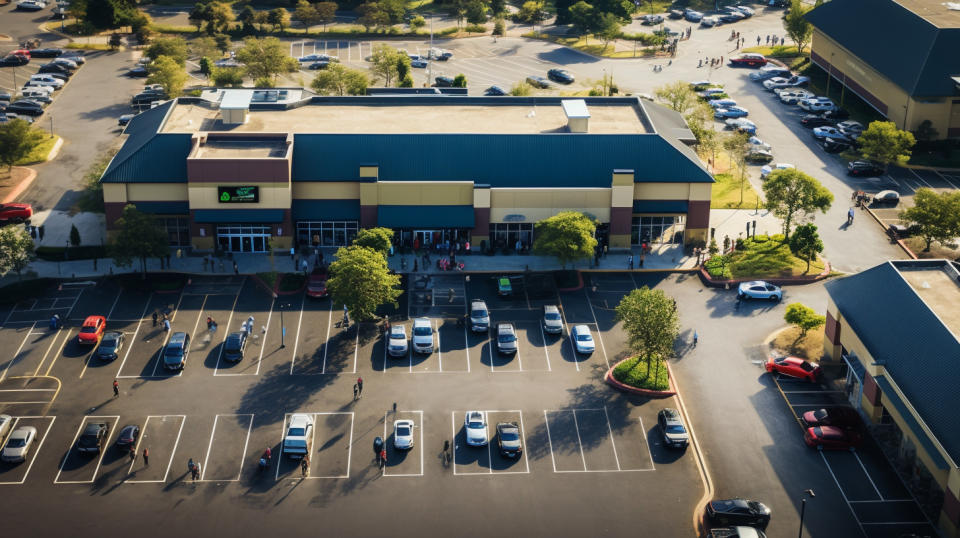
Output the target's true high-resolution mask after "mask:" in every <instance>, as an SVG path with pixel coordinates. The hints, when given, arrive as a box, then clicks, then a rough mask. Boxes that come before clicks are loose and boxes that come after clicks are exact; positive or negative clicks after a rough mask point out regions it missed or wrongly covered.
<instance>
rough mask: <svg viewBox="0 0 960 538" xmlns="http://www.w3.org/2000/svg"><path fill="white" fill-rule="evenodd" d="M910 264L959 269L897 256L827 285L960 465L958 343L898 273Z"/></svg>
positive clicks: (848, 319)
mask: <svg viewBox="0 0 960 538" xmlns="http://www.w3.org/2000/svg"><path fill="white" fill-rule="evenodd" d="M911 267H913V268H934V267H942V268H943V270H947V271H953V272H954V273H956V270H955V269H953V267H952V266H951V265H950V264H949V263H948V262H946V261H944V260H899V261H895V262H887V263H884V264H881V265H878V266H876V267H873V268H871V269H868V270H866V271H864V272H862V273H859V274H856V275H851V276H848V277H844V278H840V279H836V280H832V281H830V282H827V283H826V285H825V287H826V289H827V292H828V293H829V294H830V297H831V298H832V299H833V302H834V303H835V304H836V305H837V308H838V309H839V310H840V314H841V315H842V316H843V319H844V321H845V322H846V323H847V324H848V325H849V326H850V328H851V329H852V330H853V332H854V333H855V334H856V335H857V338H859V339H860V341H861V342H863V345H864V346H865V347H866V348H867V350H868V351H869V352H870V355H871V356H872V357H873V359H874V360H875V361H882V362H883V364H884V369H885V375H887V376H889V377H890V378H891V379H893V380H894V381H895V382H896V384H897V386H898V387H900V390H901V391H902V392H903V395H904V397H906V399H907V400H908V401H909V402H910V405H911V406H913V408H914V409H916V410H917V413H918V414H919V415H920V418H922V419H923V421H924V422H925V423H926V424H927V426H929V428H930V431H932V432H933V434H934V435H935V436H936V437H937V440H939V441H940V444H942V445H943V446H944V448H945V449H946V450H947V453H948V454H950V457H951V458H952V459H953V461H954V462H955V463H960V414H958V413H957V412H956V409H957V408H960V391H957V387H958V386H960V368H958V361H960V342H958V341H957V338H956V337H955V336H954V335H953V333H951V332H950V330H949V329H948V328H947V327H946V326H945V325H944V324H943V322H942V321H941V320H940V319H939V318H938V317H937V316H936V314H934V312H933V311H932V310H930V308H929V307H928V306H927V305H926V303H924V301H923V299H921V297H920V296H919V295H917V293H916V292H915V291H914V290H913V288H912V287H911V286H910V284H909V283H907V281H906V280H904V278H903V277H902V276H901V275H900V271H901V270H904V271H906V270H909V269H910V268H911ZM841 337H842V336H841Z"/></svg>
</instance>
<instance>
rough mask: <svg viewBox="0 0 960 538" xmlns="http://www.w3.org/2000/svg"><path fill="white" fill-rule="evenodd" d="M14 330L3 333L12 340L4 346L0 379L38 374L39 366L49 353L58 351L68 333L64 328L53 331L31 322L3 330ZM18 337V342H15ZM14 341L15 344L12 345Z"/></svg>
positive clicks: (41, 366)
mask: <svg viewBox="0 0 960 538" xmlns="http://www.w3.org/2000/svg"><path fill="white" fill-rule="evenodd" d="M3 332H4V333H7V332H14V333H15V334H14V335H9V336H7V335H5V338H9V339H11V340H12V342H10V343H11V347H6V348H5V351H4V353H3V354H4V355H6V356H5V357H4V360H3V361H2V363H0V367H2V371H0V381H2V380H4V379H6V378H8V377H20V376H35V375H39V374H40V372H41V368H43V365H44V363H45V362H47V360H48V359H49V358H50V357H51V353H53V352H55V351H57V352H58V351H59V348H58V346H61V345H62V344H63V342H64V340H65V338H66V337H67V335H68V334H69V333H70V331H67V330H64V329H58V330H55V331H52V330H50V329H49V328H48V327H46V326H40V325H39V324H37V323H33V324H31V325H30V326H23V327H20V328H18V329H17V330H16V331H11V328H8V329H6V330H4V331H3ZM17 337H19V340H20V341H19V342H16V340H17ZM14 343H16V345H12V344H14Z"/></svg>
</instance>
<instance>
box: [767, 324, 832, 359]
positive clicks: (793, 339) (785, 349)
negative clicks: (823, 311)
mask: <svg viewBox="0 0 960 538" xmlns="http://www.w3.org/2000/svg"><path fill="white" fill-rule="evenodd" d="M770 347H772V348H773V349H774V350H775V351H777V352H779V353H781V354H783V355H792V356H794V357H800V358H803V359H807V360H810V361H813V362H820V359H821V358H823V327H821V328H819V329H814V330H812V331H809V332H807V335H806V336H804V337H803V338H800V329H798V328H797V327H788V328H786V329H784V330H782V331H780V332H779V333H777V336H776V337H774V339H773V341H772V342H770Z"/></svg>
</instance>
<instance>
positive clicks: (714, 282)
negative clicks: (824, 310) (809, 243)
mask: <svg viewBox="0 0 960 538" xmlns="http://www.w3.org/2000/svg"><path fill="white" fill-rule="evenodd" d="M698 273H699V275H700V280H701V281H703V283H704V284H706V285H707V286H709V287H711V288H724V287H729V286H736V285H739V284H742V283H744V282H751V281H754V280H757V279H756V278H737V279H729V280H719V279H714V278H712V277H711V276H710V273H708V272H707V268H706V266H701V267H700V270H699V271H698ZM830 274H831V270H830V260H827V259H824V260H823V271H822V272H821V273H820V274H819V275H814V276H809V277H790V278H767V279H764V281H765V282H769V283H771V284H775V285H777V286H790V285H801V284H812V283H814V282H819V281H821V280H824V279H826V278H829V277H830Z"/></svg>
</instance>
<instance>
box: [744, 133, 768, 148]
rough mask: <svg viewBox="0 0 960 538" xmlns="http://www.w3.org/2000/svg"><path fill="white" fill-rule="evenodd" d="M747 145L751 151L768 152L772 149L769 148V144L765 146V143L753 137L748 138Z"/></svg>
mask: <svg viewBox="0 0 960 538" xmlns="http://www.w3.org/2000/svg"><path fill="white" fill-rule="evenodd" d="M747 144H749V145H750V149H751V150H757V151H770V150H771V149H773V148H771V147H770V144H767V143H766V142H764V141H763V140H760V139H759V138H757V137H755V136H751V137H750V138H748V139H747Z"/></svg>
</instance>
